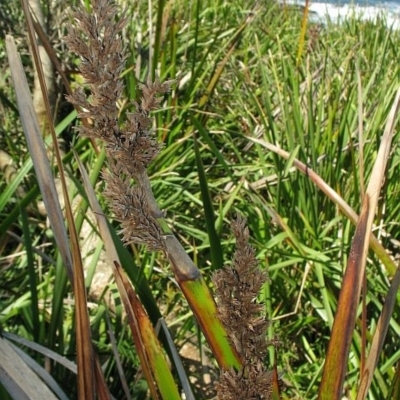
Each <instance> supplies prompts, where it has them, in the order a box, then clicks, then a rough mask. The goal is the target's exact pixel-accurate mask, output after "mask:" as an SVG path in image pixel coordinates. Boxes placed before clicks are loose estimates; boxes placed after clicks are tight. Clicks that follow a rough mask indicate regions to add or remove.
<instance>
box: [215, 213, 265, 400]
mask: <svg viewBox="0 0 400 400" xmlns="http://www.w3.org/2000/svg"><path fill="white" fill-rule="evenodd" d="M232 231H233V233H234V235H235V238H236V251H235V255H234V259H233V263H232V265H231V266H225V267H224V268H223V269H222V270H220V271H217V272H216V273H215V274H214V276H213V281H214V284H215V286H216V295H217V298H218V312H219V315H220V318H221V320H222V322H223V324H224V325H225V327H226V329H227V332H228V335H229V339H230V340H231V342H232V343H233V345H234V346H235V348H236V349H237V351H238V353H239V355H240V356H241V357H242V360H243V365H242V367H241V369H240V370H239V371H234V370H230V371H224V372H222V374H221V377H220V381H219V383H218V385H217V390H218V398H220V399H224V400H230V399H232V400H233V399H235V400H237V399H246V400H251V399H269V398H270V394H271V379H272V375H271V372H268V371H267V370H266V368H265V366H264V358H265V356H266V352H267V342H266V331H267V327H268V321H267V320H266V319H265V317H263V316H262V313H263V308H264V307H263V306H262V305H261V304H259V303H257V295H258V293H259V292H260V289H261V287H262V285H263V284H264V282H265V281H266V279H267V276H266V273H265V272H264V271H262V270H261V269H260V268H259V266H258V263H257V260H256V257H255V251H254V249H253V248H252V247H251V246H250V245H249V243H248V242H249V231H248V229H247V227H246V222H245V220H244V219H243V218H242V217H240V216H238V217H237V219H236V220H235V221H234V222H232Z"/></svg>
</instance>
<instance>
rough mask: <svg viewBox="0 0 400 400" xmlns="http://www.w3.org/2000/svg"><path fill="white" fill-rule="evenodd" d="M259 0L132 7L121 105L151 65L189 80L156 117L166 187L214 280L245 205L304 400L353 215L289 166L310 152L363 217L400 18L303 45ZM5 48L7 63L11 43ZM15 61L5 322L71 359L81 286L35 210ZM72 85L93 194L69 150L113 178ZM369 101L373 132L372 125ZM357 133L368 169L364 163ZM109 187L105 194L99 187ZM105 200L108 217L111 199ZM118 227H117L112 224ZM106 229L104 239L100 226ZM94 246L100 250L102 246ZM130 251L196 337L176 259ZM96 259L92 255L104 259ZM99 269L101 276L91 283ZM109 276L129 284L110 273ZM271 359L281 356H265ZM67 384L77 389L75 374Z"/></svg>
mask: <svg viewBox="0 0 400 400" xmlns="http://www.w3.org/2000/svg"><path fill="white" fill-rule="evenodd" d="M252 4H253V2H249V1H245V0H244V1H237V2H222V1H219V2H218V1H212V0H210V1H202V2H201V1H198V2H196V3H190V2H184V1H180V0H176V1H173V2H169V3H168V4H164V2H163V1H159V2H158V4H157V6H155V7H154V9H153V10H150V11H151V13H152V14H153V15H152V19H151V21H150V20H149V19H148V15H149V10H148V9H147V5H146V3H145V2H141V5H140V7H139V8H134V7H133V6H129V5H128V12H129V13H130V15H132V18H131V23H130V25H129V27H128V28H127V29H126V32H125V35H126V37H125V40H126V45H127V46H128V48H129V51H130V53H131V56H130V57H129V59H128V61H127V65H126V67H127V69H126V73H125V74H124V79H125V83H126V88H125V98H123V99H121V101H120V104H119V106H120V109H121V120H122V121H123V119H124V115H125V112H126V111H129V110H132V106H131V104H130V103H129V101H130V100H134V99H135V98H136V96H137V95H138V93H137V82H138V80H139V81H145V80H146V79H147V76H148V75H149V74H150V75H153V76H154V75H159V76H160V77H161V79H162V80H166V79H175V78H176V79H177V82H176V84H174V88H173V92H172V93H171V94H170V95H169V96H167V97H166V98H165V102H164V103H163V107H162V109H160V111H159V112H157V113H155V121H156V126H155V129H156V134H157V136H158V138H159V140H160V141H161V142H163V143H164V145H165V148H164V150H163V151H162V153H161V154H160V156H159V157H158V158H157V159H156V161H155V162H154V163H153V164H152V166H151V168H150V174H151V180H152V184H153V190H154V194H155V196H156V199H157V200H158V202H159V205H160V208H162V209H163V210H165V212H166V216H167V219H168V221H169V222H170V224H171V226H173V228H174V230H176V233H177V235H178V237H179V238H180V240H181V242H182V243H183V244H184V245H185V247H186V249H187V251H188V253H189V254H190V256H191V257H192V258H193V259H194V260H195V263H196V264H197V265H198V266H199V267H200V268H201V270H202V271H203V273H204V276H205V278H206V279H207V280H209V278H210V276H211V271H212V269H213V268H218V267H220V266H221V265H222V264H223V263H227V262H229V260H230V259H231V254H232V250H233V244H232V240H231V236H230V234H229V220H230V219H231V218H232V217H233V216H234V215H235V213H236V212H240V213H241V214H242V215H244V216H245V217H246V218H247V223H248V226H249V229H250V232H251V237H252V244H253V246H254V247H255V248H256V250H257V258H258V259H259V260H260V265H261V266H262V267H263V268H264V267H265V268H268V272H269V282H268V283H267V285H265V287H264V289H263V292H262V293H260V296H259V299H260V300H261V301H263V302H265V304H266V315H267V316H268V317H269V318H271V319H274V318H277V317H280V316H284V315H286V314H288V315H287V316H286V317H283V318H281V319H279V320H276V321H274V322H273V323H272V324H271V326H270V330H269V335H270V337H271V338H277V339H278V340H279V341H280V345H279V347H278V349H277V364H278V369H279V370H280V371H282V372H283V382H284V386H283V390H282V392H283V393H284V395H286V396H287V398H291V399H293V398H304V399H313V398H316V395H317V390H318V382H319V380H320V377H321V370H322V365H323V361H324V356H325V351H326V346H327V341H328V339H329V334H330V327H331V325H332V321H333V317H334V314H335V308H336V300H337V296H338V292H339V289H340V285H341V277H342V274H343V270H344V268H345V266H346V261H347V258H348V253H349V247H350V244H351V239H352V235H353V234H354V226H353V225H352V223H351V222H350V221H349V220H348V219H347V218H346V217H345V216H343V214H341V212H340V211H339V209H338V207H337V206H336V205H335V204H334V203H333V202H332V201H331V200H330V199H329V198H327V196H326V195H325V194H323V193H322V192H321V191H320V190H319V189H318V188H317V187H316V186H315V185H314V184H313V183H312V182H311V181H310V180H309V178H308V177H307V176H304V175H302V174H301V173H300V172H298V171H297V170H296V169H295V168H294V167H293V164H292V161H293V158H297V159H299V160H300V161H302V162H303V163H306V164H307V166H309V167H310V168H311V169H312V170H314V171H315V172H316V173H317V174H319V175H320V176H321V177H322V178H323V179H324V180H325V181H326V182H327V183H328V184H329V185H330V186H331V187H332V188H333V189H334V190H335V191H337V192H338V193H339V194H340V195H341V196H342V197H343V198H344V199H345V200H346V201H347V203H348V204H350V205H351V207H353V209H354V210H355V211H356V212H359V210H360V204H361V200H360V199H361V195H362V190H361V181H364V182H367V181H368V177H369V174H370V172H371V167H372V165H373V161H374V157H375V156H376V152H377V149H378V146H379V143H380V137H381V135H382V131H383V127H384V125H385V122H386V118H387V114H388V112H389V110H390V107H391V104H392V101H393V98H394V93H395V92H396V90H397V88H398V87H399V83H400V79H399V78H400V74H399V73H400V65H399V62H398V60H399V57H400V54H399V52H400V50H399V49H400V33H399V32H397V31H391V30H389V29H388V28H387V27H386V24H385V20H384V18H382V19H379V20H378V21H376V22H375V23H372V22H363V21H361V20H358V19H357V18H350V19H349V20H347V21H346V22H344V23H343V24H342V25H340V26H336V25H334V24H328V25H326V26H321V25H317V24H311V23H309V25H308V27H307V33H306V38H305V47H304V51H303V52H302V54H300V58H299V57H298V48H299V43H301V35H300V32H301V24H302V14H301V12H300V11H299V10H297V9H290V8H285V7H282V6H278V5H276V4H274V3H272V2H269V1H267V2H263V3H262V4H259V5H258V6H257V7H256V8H255V9H253V10H252V9H251V7H252ZM149 32H152V34H151V35H150V34H149ZM60 40H61V39H60ZM150 41H154V42H153V43H154V45H150ZM1 45H3V42H1ZM57 48H58V50H59V56H60V58H61V60H62V61H63V60H64V57H65V60H66V61H65V63H66V67H67V69H70V70H72V69H73V65H74V63H75V62H76V60H73V59H71V56H70V55H67V54H65V52H64V53H63V52H62V49H63V46H58V47H57ZM1 53H2V54H3V50H1ZM2 60H3V63H5V61H4V58H3V56H2ZM149 60H152V62H150V61H149ZM1 68H2V70H3V72H4V74H0V75H1V76H4V77H5V78H1V80H0V84H1V87H0V93H1V99H2V100H4V101H2V108H3V110H4V113H3V115H4V117H3V118H4V119H3V121H2V127H1V132H2V134H3V136H2V137H1V139H0V140H1V146H0V147H1V148H2V149H5V150H6V151H7V152H8V153H9V154H11V156H12V158H13V160H14V162H15V164H16V165H17V170H16V171H15V174H14V175H13V177H12V179H11V180H6V179H5V178H4V179H2V180H1V181H0V185H1V186H0V257H1V258H0V259H1V271H0V282H1V301H0V324H1V326H2V328H3V329H4V330H6V331H9V332H13V333H16V334H18V335H21V336H23V337H26V338H28V339H30V340H33V341H35V342H37V343H40V344H42V345H44V346H46V347H49V348H51V349H53V350H56V351H57V352H59V353H60V354H63V355H65V356H67V357H68V358H71V359H73V355H74V351H75V350H74V349H75V338H74V322H73V318H72V316H73V312H74V310H73V302H71V301H70V296H69V293H70V288H69V285H68V283H67V278H66V273H65V271H64V269H63V267H62V263H61V260H60V258H59V257H58V252H57V247H56V245H55V243H54V241H53V237H52V233H51V231H50V230H49V229H48V227H47V225H46V218H45V216H43V215H41V214H39V213H38V212H37V207H38V203H39V202H40V200H41V199H40V194H39V190H38V188H37V185H36V183H35V178H34V173H33V170H32V163H31V161H30V157H29V154H27V152H26V150H25V145H24V142H23V141H22V139H21V137H22V135H21V128H20V127H19V126H18V123H17V122H16V121H17V116H16V111H15V110H16V107H15V104H14V103H15V101H14V98H13V94H12V91H11V89H10V88H11V84H10V81H9V79H8V73H6V66H5V64H3V65H2V66H1ZM29 68H30V66H29V64H28V62H27V69H28V70H29ZM135 71H136V76H135ZM70 78H71V84H74V83H75V82H74V79H76V81H79V79H78V78H77V77H75V76H73V75H72V74H71V75H70ZM358 78H360V84H361V85H360V87H359V86H358ZM59 98H60V101H61V103H62V106H61V107H60V108H59V110H58V111H59V112H58V121H60V122H59V125H58V128H59V129H58V132H59V134H60V136H61V137H63V139H64V140H66V142H67V150H66V154H65V158H64V160H65V166H66V170H67V171H69V172H70V177H71V187H70V193H71V196H72V197H76V196H78V195H81V196H83V197H85V193H84V190H83V189H82V185H81V183H80V177H79V173H78V168H77V164H76V161H75V160H74V158H73V156H72V153H71V151H70V150H69V149H72V148H74V149H75V150H76V151H77V152H78V153H79V156H80V158H81V160H82V161H83V162H84V163H85V166H86V168H87V170H88V171H89V172H90V174H91V178H92V182H94V183H95V184H96V182H100V179H99V175H100V174H99V171H100V170H101V167H102V163H103V162H104V158H102V157H101V153H100V155H99V154H97V153H96V152H95V151H94V149H93V146H92V144H91V142H90V141H88V140H87V139H82V138H77V137H76V136H75V134H74V132H73V125H74V124H75V123H78V122H77V120H76V119H75V113H74V112H72V111H71V114H69V112H70V109H69V108H68V105H66V104H64V99H63V94H62V93H61V90H60V94H59ZM360 107H362V110H361V113H362V116H363V118H362V123H363V128H362V135H363V140H364V143H363V144H360V143H359V137H358V133H359V122H360V121H359V115H360ZM65 115H67V116H66V117H65ZM250 138H258V139H262V140H264V141H266V142H269V143H273V144H275V145H277V146H279V147H281V148H283V149H285V150H287V151H288V152H289V153H290V154H291V155H292V157H291V158H290V159H289V160H288V161H287V160H284V159H282V158H280V157H279V156H278V155H276V154H274V153H272V152H269V151H267V150H266V149H265V148H264V147H263V146H262V145H261V144H259V143H254V142H252V141H251V139H250ZM398 141H399V137H398V134H397V135H396V137H395V139H394V144H393V151H392V155H391V158H390V162H389V167H388V170H387V177H386V181H385V184H384V189H383V190H382V193H381V200H380V204H379V209H378V210H377V218H376V221H375V223H376V229H375V231H374V233H375V235H376V236H377V237H379V239H380V241H381V243H382V244H383V246H384V247H385V248H386V249H387V250H388V251H389V252H391V253H392V254H393V256H395V255H396V254H397V253H398V249H399V247H398V244H399V242H398V241H397V240H396V238H397V236H398V226H399V223H400V217H399V215H400V214H399V212H398V211H399V206H400V202H399V201H398V199H399V193H398V182H397V180H398V177H399V162H400V148H399V146H398ZM196 146H197V148H198V149H199V153H198V154H200V156H201V162H200V158H199V157H198V156H197V157H196V151H195V149H196ZM360 146H363V153H364V160H365V168H364V171H362V169H360ZM198 154H197V155H198ZM363 174H364V176H362V175H363ZM4 176H5V175H4ZM20 188H23V190H21V189H20ZM96 189H97V191H98V195H99V199H100V201H102V197H101V192H102V190H103V186H102V183H98V184H97V186H96ZM86 207H87V204H86V202H84V201H79V202H78V205H77V211H76V220H77V223H78V225H79V224H81V223H82V220H83V219H84V216H85V213H86ZM104 213H105V214H107V213H108V211H107V208H106V205H105V206H104ZM110 220H111V217H110ZM113 226H114V227H115V232H118V223H117V222H116V221H114V222H113ZM92 230H93V234H94V233H95V232H96V227H94V226H93V229H92ZM115 240H116V241H117V243H118V245H119V246H120V242H119V240H118V239H117V238H116V239H115ZM120 247H121V246H120ZM221 249H222V251H223V255H222V252H221ZM93 251H94V253H95V257H96V256H99V254H100V248H99V249H96V250H95V249H93ZM120 251H121V257H122V258H123V259H124V260H125V265H130V264H135V265H137V269H136V270H133V269H131V270H129V271H128V273H129V274H130V276H131V278H132V280H133V282H134V283H135V286H136V288H137V289H138V291H139V293H140V295H141V298H142V301H143V302H144V304H145V306H146V308H147V310H148V311H149V314H150V315H151V317H152V318H153V320H156V319H157V318H158V315H159V314H158V310H157V308H156V307H155V302H154V300H156V302H157V304H158V307H159V308H160V310H161V311H162V314H163V315H164V317H166V318H167V321H168V323H169V324H171V325H172V327H173V328H172V329H173V330H174V333H175V339H176V343H177V346H178V347H179V346H180V343H182V342H183V340H184V339H187V338H188V337H191V336H195V335H196V333H197V331H196V326H195V324H194V322H193V320H192V318H191V316H190V314H188V309H187V306H186V304H185V302H184V301H183V298H182V296H181V294H180V293H179V290H178V289H177V288H176V286H175V285H174V283H173V281H172V280H171V279H170V277H171V274H170V271H169V270H168V266H167V263H166V262H165V259H164V258H163V257H162V256H161V255H159V254H149V253H147V252H146V250H145V249H144V248H141V247H135V246H132V247H131V248H129V249H128V251H126V250H123V249H121V250H120ZM95 265H96V258H94V260H93V261H92V266H91V267H90V268H91V269H93V268H94V267H95ZM367 271H368V272H367V287H368V290H367V298H366V302H367V311H368V331H369V332H371V333H373V331H374V328H375V325H376V321H377V318H378V317H379V314H380V311H381V308H382V303H383V301H384V298H385V294H386V293H387V289H388V281H389V279H390V276H389V274H388V273H387V271H386V269H385V267H384V266H383V265H382V263H381V262H380V261H379V260H378V259H377V257H376V256H375V255H374V254H373V253H372V252H370V253H369V259H368V267H367ZM90 276H91V274H90V273H88V282H87V284H88V286H89V284H90ZM303 279H304V287H302V282H303ZM148 287H150V288H151V293H150V291H148ZM104 289H106V288H104ZM109 289H110V290H111V292H112V293H116V290H115V287H114V286H113V285H112V284H110V287H109ZM105 293H106V291H105ZM109 294H110V292H107V294H106V295H104V299H105V298H107V297H108V296H109ZM115 297H117V295H115ZM298 298H299V307H298V309H295V306H296V303H297V301H298ZM117 303H118V301H117ZM398 306H399V302H398V303H397V308H396V309H395V311H394V314H393V319H392V324H391V326H390V329H389V333H388V336H387V340H386V345H385V347H384V349H383V352H382V355H381V359H380V364H379V367H378V372H377V373H376V375H375V380H374V382H373V384H372V387H371V390H370V395H369V398H370V399H382V398H384V397H385V396H386V395H387V392H388V390H389V387H390V382H391V381H392V379H393V376H394V368H395V365H396V363H398V362H399V357H400V348H399V340H398V338H399V336H400V326H399V324H398V322H396V321H399V318H400V316H399V307H398ZM106 309H107V306H105V305H104V302H103V300H102V299H99V298H96V302H95V303H93V307H92V308H91V310H90V313H91V317H92V328H93V337H94V339H95V341H96V343H97V346H98V350H99V353H100V355H101V359H102V361H103V362H104V365H105V373H106V375H107V377H109V378H110V389H111V391H112V393H113V394H114V395H115V396H116V397H117V398H121V396H122V394H121V392H119V390H121V389H120V384H119V382H118V381H116V380H115V377H116V376H117V372H116V364H115V359H114V355H113V354H112V352H111V346H110V344H109V341H110V339H109V337H108V335H107V332H106V330H107V329H108V328H107V325H106V316H107V315H108V313H109V312H111V311H107V310H106ZM111 314H112V316H111V319H112V323H113V325H112V329H113V331H114V334H115V335H116V337H117V341H118V350H119V352H120V355H121V358H122V362H123V365H124V366H125V368H124V371H125V374H126V378H127V381H128V382H133V381H134V376H135V374H136V369H135V368H137V364H135V362H137V356H136V354H135V351H134V350H133V349H132V347H131V341H130V336H129V334H128V333H127V331H126V328H125V326H124V323H123V319H122V314H121V310H120V306H117V307H116V308H115V309H114V310H113V311H112V312H111ZM199 340H202V339H199ZM360 352H361V342H360V338H359V337H358V336H356V337H355V338H354V342H353V346H352V353H351V360H350V361H349V367H348V368H349V373H348V381H347V387H346V391H347V395H348V397H349V398H353V397H352V395H354V392H353V393H352V391H353V390H354V389H355V387H356V384H357V379H358V376H357V374H356V372H355V371H357V369H358V368H359V364H360ZM38 359H40V357H39V358H38ZM273 359H274V357H273V353H272V352H271V354H270V359H269V360H266V362H267V363H271V362H272V361H273ZM132 365H136V367H135V368H133V367H132ZM52 375H53V376H54V377H55V378H56V380H57V381H58V382H60V383H61V385H64V383H65V382H69V380H70V379H74V378H71V376H70V375H69V372H66V370H65V369H64V368H62V367H59V366H55V367H54V370H52ZM111 378H113V379H111ZM132 385H133V384H132ZM64 389H65V390H66V392H67V393H68V394H71V396H73V392H72V393H71V387H70V386H69V385H68V386H67V385H65V386H64ZM131 389H132V388H131ZM134 392H135V396H136V397H135V398H143V397H140V396H143V388H142V387H140V385H136V386H135V390H134Z"/></svg>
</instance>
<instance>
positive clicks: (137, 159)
mask: <svg viewBox="0 0 400 400" xmlns="http://www.w3.org/2000/svg"><path fill="white" fill-rule="evenodd" d="M116 13H117V7H116V5H115V3H114V2H113V1H109V0H96V1H93V2H92V12H91V13H90V14H89V13H87V12H86V11H83V10H77V11H75V12H74V14H73V17H74V18H75V19H76V20H77V21H78V23H77V24H76V26H75V27H72V26H70V27H69V29H68V36H67V37H66V43H67V45H68V47H69V48H70V50H71V51H73V52H75V53H76V54H77V55H78V56H79V57H80V59H81V63H80V66H79V69H80V72H81V74H82V76H83V78H84V79H85V81H86V82H87V84H88V86H89V89H90V96H89V97H88V96H87V95H86V94H85V93H84V91H83V90H82V89H78V90H77V91H76V92H75V93H74V94H73V95H72V96H68V100H69V101H70V102H71V103H72V104H74V105H76V106H77V107H79V108H80V109H81V110H82V111H81V112H80V113H79V116H80V117H81V118H89V119H91V120H92V121H93V125H92V126H81V127H79V128H78V131H79V133H80V134H83V135H85V136H88V137H91V138H95V139H101V140H103V141H104V142H105V150H106V153H107V158H108V172H107V173H104V174H103V178H104V180H105V182H106V186H107V189H106V191H105V196H106V197H107V198H108V200H109V201H110V206H111V209H112V211H113V212H114V214H115V215H116V217H117V218H118V219H119V220H120V221H121V225H122V232H123V235H124V240H125V242H127V243H130V242H134V243H138V244H147V245H148V246H149V249H150V250H160V249H162V248H163V241H162V238H161V233H160V228H159V226H158V224H157V222H156V221H155V218H156V217H157V216H155V215H154V214H155V213H154V205H150V206H149V205H148V203H149V198H150V199H151V198H152V195H151V194H150V193H149V191H151V189H149V185H148V184H147V179H148V178H147V174H146V168H147V167H148V166H149V164H150V163H151V162H152V160H153V159H154V158H155V157H156V156H157V155H158V153H159V152H160V148H161V146H160V144H159V143H158V142H157V140H156V139H155V138H154V134H153V131H152V119H151V118H150V116H149V115H150V112H151V111H152V110H155V109H157V108H159V106H160V98H159V96H160V95H162V94H164V93H166V92H168V91H169V90H170V87H171V83H172V82H171V81H167V82H164V83H161V82H160V81H159V80H158V79H157V80H156V81H155V82H147V84H140V85H139V89H140V90H141V92H142V98H141V100H140V102H133V106H134V107H135V109H136V111H135V112H132V113H127V121H126V123H125V125H124V126H123V127H122V128H121V127H120V126H119V124H118V109H117V101H118V99H119V98H120V97H121V95H122V92H123V88H124V87H123V84H122V81H121V77H120V75H121V73H122V71H123V70H124V67H125V61H126V59H127V53H126V51H125V49H124V46H123V45H122V39H121V32H122V30H123V28H124V27H125V25H126V23H127V19H126V18H121V19H119V20H117V18H116ZM132 178H134V179H135V181H136V184H137V186H132V181H131V180H132ZM146 190H147V192H146ZM151 211H153V212H151Z"/></svg>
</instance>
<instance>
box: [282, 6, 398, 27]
mask: <svg viewBox="0 0 400 400" xmlns="http://www.w3.org/2000/svg"><path fill="white" fill-rule="evenodd" d="M286 2H287V3H291V4H300V5H305V0H287V1H286ZM310 11H311V12H312V14H313V17H312V18H317V19H318V20H320V21H321V22H324V21H326V19H327V18H329V19H330V20H331V21H332V22H340V21H343V20H344V19H345V18H346V17H348V16H349V15H354V14H356V15H359V16H361V18H363V19H369V20H374V19H376V18H377V17H378V16H381V15H384V16H385V18H386V21H387V24H388V26H391V27H393V28H395V29H400V0H398V1H385V2H382V1H374V0H356V1H345V0H336V1H335V0H311V5H310Z"/></svg>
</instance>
